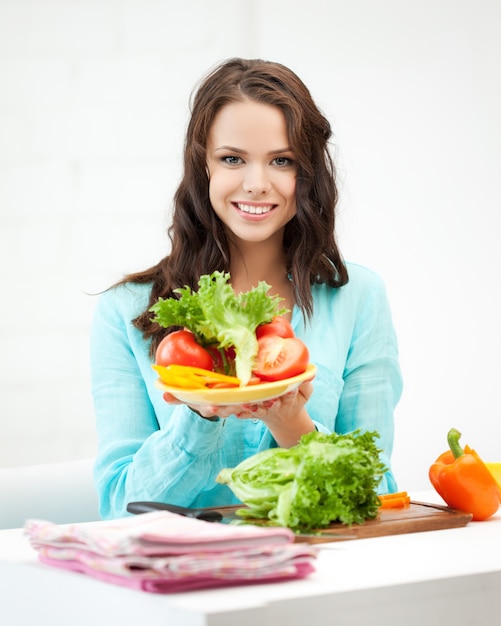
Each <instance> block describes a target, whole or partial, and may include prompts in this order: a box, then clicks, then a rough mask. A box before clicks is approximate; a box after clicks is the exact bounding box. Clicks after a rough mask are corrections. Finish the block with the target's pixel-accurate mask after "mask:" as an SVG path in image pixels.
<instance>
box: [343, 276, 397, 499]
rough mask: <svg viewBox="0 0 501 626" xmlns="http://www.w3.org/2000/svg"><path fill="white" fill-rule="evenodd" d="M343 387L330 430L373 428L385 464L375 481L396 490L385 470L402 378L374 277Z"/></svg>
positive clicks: (382, 297)
mask: <svg viewBox="0 0 501 626" xmlns="http://www.w3.org/2000/svg"><path fill="white" fill-rule="evenodd" d="M343 381H344V385H343V390H342V393H341V397H340V400H339V408H338V414H337V417H336V431H338V432H341V433H345V432H350V431H352V430H355V429H356V428H360V429H362V430H371V431H377V432H378V433H379V439H377V441H376V443H377V445H378V446H379V447H380V448H381V449H382V451H383V452H382V455H381V460H382V462H383V463H384V464H385V466H386V467H387V468H388V471H387V472H386V474H385V475H384V477H383V480H382V481H381V483H380V485H379V491H380V492H381V493H385V492H393V491H396V490H397V485H396V481H395V478H394V476H393V473H392V471H391V464H390V458H391V453H392V449H393V438H394V421H393V414H394V410H395V407H396V405H397V403H398V401H399V399H400V396H401V393H402V378H401V372H400V366H399V359H398V346H397V338H396V335H395V331H394V327H393V323H392V317H391V312H390V307H389V303H388V298H387V294H386V290H385V288H384V285H383V282H382V281H381V279H379V277H377V279H376V280H375V281H374V282H373V284H372V286H371V289H370V290H369V291H368V293H367V295H366V297H365V299H364V300H363V302H362V303H361V308H360V311H359V314H358V316H357V318H356V321H355V325H354V327H353V334H352V339H351V344H350V347H349V350H348V354H347V358H346V364H345V368H344V372H343Z"/></svg>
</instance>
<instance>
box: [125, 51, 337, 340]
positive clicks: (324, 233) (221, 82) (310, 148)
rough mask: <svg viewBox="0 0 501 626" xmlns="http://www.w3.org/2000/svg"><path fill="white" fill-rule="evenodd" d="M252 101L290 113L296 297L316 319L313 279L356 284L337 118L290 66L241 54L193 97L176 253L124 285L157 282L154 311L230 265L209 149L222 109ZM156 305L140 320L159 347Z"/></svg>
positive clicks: (173, 237)
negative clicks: (342, 206)
mask: <svg viewBox="0 0 501 626" xmlns="http://www.w3.org/2000/svg"><path fill="white" fill-rule="evenodd" d="M244 100H253V101H256V102H262V103H265V104H270V105H272V106H275V107H278V108H279V109H280V110H281V111H282V112H283V114H284V116H285V120H286V125H287V132H288V138H289V142H290V147H291V149H292V151H293V153H294V155H295V159H296V163H297V178H296V205H297V213H296V215H295V216H294V217H293V218H292V219H291V221H290V222H289V223H288V224H287V225H286V227H285V232H284V249H285V251H286V258H287V272H288V273H289V275H290V276H291V279H292V284H293V286H294V297H295V301H296V303H297V304H298V306H299V307H300V308H301V309H302V310H303V312H304V313H305V314H306V316H308V317H310V316H311V314H312V311H313V301H312V296H311V285H312V284H313V283H327V284H328V285H330V286H332V287H340V286H342V285H344V284H346V283H347V282H348V273H347V270H346V267H345V265H344V263H343V261H342V258H341V254H340V252H339V249H338V246H337V243H336V237H335V214H336V210H335V209H336V204H337V199H338V192H337V187H336V173H335V168H334V165H333V162H332V159H331V156H330V153H329V143H328V142H329V139H330V137H331V134H332V133H331V127H330V124H329V122H328V121H327V119H326V118H325V117H324V115H323V114H322V113H321V111H320V110H319V109H318V108H317V106H316V105H315V103H314V101H313V99H312V97H311V95H310V92H309V90H308V89H307V87H306V86H305V85H304V83H303V82H302V81H301V80H300V79H299V78H298V76H296V74H294V72H292V71H291V70H290V69H288V68H287V67H285V66H284V65H281V64H279V63H274V62H270V61H263V60H261V59H254V60H247V59H239V58H234V59H229V60H227V61H225V62H223V63H221V64H220V65H219V66H217V67H216V68H215V69H213V70H212V71H211V72H210V73H209V74H208V75H207V76H206V77H205V78H204V79H203V80H202V82H201V83H200V85H199V87H198V89H197V90H196V91H195V93H194V96H193V97H192V101H191V119H190V122H189V124H188V129H187V132H186V138H185V144H184V172H183V176H182V180H181V182H180V184H179V187H178V189H177V191H176V193H175V196H174V209H173V217H172V222H171V225H170V227H169V229H168V236H169V239H170V241H171V251H170V253H169V254H168V255H167V256H166V257H165V258H163V259H162V260H161V261H160V262H159V263H157V264H156V265H154V266H153V267H151V268H149V269H147V270H145V271H142V272H137V273H134V274H129V275H128V276H125V277H124V278H123V280H121V281H120V283H119V284H123V283H127V282H134V283H151V284H152V290H151V296H150V301H149V304H148V309H149V307H150V306H151V305H152V304H154V303H155V302H156V301H157V299H158V298H159V297H163V298H167V297H172V296H174V295H175V294H174V293H173V290H174V289H176V288H178V287H183V286H185V285H188V286H189V287H191V288H192V289H197V287H198V280H199V278H200V276H201V275H202V274H210V273H212V272H214V271H216V270H219V271H229V266H230V253H229V245H228V240H227V237H226V234H225V229H224V225H223V223H222V222H221V220H220V219H219V218H218V216H217V215H216V213H215V212H214V210H213V209H212V206H211V204H210V201H209V177H208V171H207V154H206V152H207V142H208V136H209V131H210V128H211V126H212V123H213V121H214V118H215V116H216V115H217V113H218V112H219V111H220V110H221V109H222V107H224V106H225V105H227V104H230V103H232V102H241V101H244ZM148 309H146V310H145V311H144V312H143V313H142V314H141V315H139V316H138V317H137V318H136V319H135V320H133V323H134V325H135V326H136V327H137V328H138V329H140V330H141V331H142V332H143V335H144V337H145V339H149V338H151V339H152V352H154V350H155V348H156V346H157V345H158V343H159V342H160V340H161V339H162V337H163V336H165V334H166V332H167V331H166V329H164V328H161V327H160V326H158V324H156V323H155V322H152V320H151V317H152V314H151V312H149V310H148Z"/></svg>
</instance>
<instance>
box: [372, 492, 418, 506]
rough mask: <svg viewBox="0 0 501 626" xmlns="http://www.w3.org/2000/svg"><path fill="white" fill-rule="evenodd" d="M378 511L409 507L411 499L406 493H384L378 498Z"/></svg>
mask: <svg viewBox="0 0 501 626" xmlns="http://www.w3.org/2000/svg"><path fill="white" fill-rule="evenodd" d="M379 502H380V505H379V508H380V509H403V508H405V507H407V506H409V505H410V503H411V498H410V496H409V495H408V493H407V491H397V492H396V493H385V494H383V495H380V496H379Z"/></svg>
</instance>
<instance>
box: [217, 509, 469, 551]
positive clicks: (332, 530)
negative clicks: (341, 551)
mask: <svg viewBox="0 0 501 626" xmlns="http://www.w3.org/2000/svg"><path fill="white" fill-rule="evenodd" d="M238 508H241V507H224V508H219V509H218V510H219V511H221V513H223V515H228V514H230V515H231V514H233V513H234V512H235V510H237V509H238ZM237 519H238V518H237ZM471 519H472V515H471V514H470V513H465V512H463V511H457V510H455V509H450V508H448V507H446V506H440V505H438V504H428V503H427V502H414V501H412V502H411V503H410V505H409V506H408V507H405V508H401V509H382V510H381V511H380V513H379V516H378V518H377V519H373V520H368V521H366V522H364V523H363V524H353V525H352V526H347V525H346V524H341V523H340V522H335V523H333V524H331V525H330V526H329V527H328V528H323V529H321V530H319V531H318V533H316V532H315V531H312V532H311V533H307V534H300V535H298V537H297V539H296V541H297V542H307V543H325V542H328V541H346V540H350V539H365V538H368V537H383V536H387V535H402V534H405V533H418V532H424V531H427V530H442V529H445V528H460V527H462V526H466V524H468V522H470V521H471Z"/></svg>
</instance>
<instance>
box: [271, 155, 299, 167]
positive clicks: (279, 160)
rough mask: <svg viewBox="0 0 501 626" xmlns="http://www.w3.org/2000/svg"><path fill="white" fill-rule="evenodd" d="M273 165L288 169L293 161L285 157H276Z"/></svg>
mask: <svg viewBox="0 0 501 626" xmlns="http://www.w3.org/2000/svg"><path fill="white" fill-rule="evenodd" d="M273 163H274V164H275V165H277V166H278V167H289V166H291V165H292V164H293V163H294V161H293V160H292V159H289V158H287V157H276V158H274V159H273Z"/></svg>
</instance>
